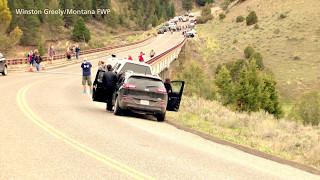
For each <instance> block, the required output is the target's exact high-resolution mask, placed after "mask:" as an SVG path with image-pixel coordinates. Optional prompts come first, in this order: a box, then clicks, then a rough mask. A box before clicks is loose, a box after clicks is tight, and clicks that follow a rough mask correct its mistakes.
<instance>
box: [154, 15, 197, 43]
mask: <svg viewBox="0 0 320 180" xmlns="http://www.w3.org/2000/svg"><path fill="white" fill-rule="evenodd" d="M196 24H197V20H196V19H195V18H194V15H193V14H191V13H190V14H189V13H186V14H185V15H184V16H176V17H174V18H173V19H171V20H169V21H168V22H166V23H164V24H163V25H162V26H161V27H160V28H159V29H158V30H157V33H158V34H164V33H166V32H176V31H182V34H183V35H184V36H185V37H187V38H193V37H195V35H196V33H197V32H196V31H195V29H194V28H195V25H196Z"/></svg>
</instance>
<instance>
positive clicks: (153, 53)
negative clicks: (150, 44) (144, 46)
mask: <svg viewBox="0 0 320 180" xmlns="http://www.w3.org/2000/svg"><path fill="white" fill-rule="evenodd" d="M155 55H156V52H155V51H154V50H153V49H152V50H151V51H150V58H153V57H154V56H155Z"/></svg>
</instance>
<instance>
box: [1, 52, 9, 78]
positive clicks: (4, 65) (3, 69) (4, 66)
mask: <svg viewBox="0 0 320 180" xmlns="http://www.w3.org/2000/svg"><path fill="white" fill-rule="evenodd" d="M0 73H1V74H2V75H4V76H6V75H8V65H7V63H6V58H5V57H4V56H3V54H2V53H0Z"/></svg>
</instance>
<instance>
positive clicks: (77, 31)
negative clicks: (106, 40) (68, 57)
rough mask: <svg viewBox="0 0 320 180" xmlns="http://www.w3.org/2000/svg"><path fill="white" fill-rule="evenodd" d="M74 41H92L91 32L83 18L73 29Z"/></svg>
mask: <svg viewBox="0 0 320 180" xmlns="http://www.w3.org/2000/svg"><path fill="white" fill-rule="evenodd" d="M72 39H73V40H74V41H78V42H80V41H85V42H89V41H90V39H91V36H90V31H89V29H88V28H87V27H86V25H85V23H84V20H83V19H82V18H81V17H80V18H79V19H78V20H77V21H76V23H75V25H74V27H73V31H72Z"/></svg>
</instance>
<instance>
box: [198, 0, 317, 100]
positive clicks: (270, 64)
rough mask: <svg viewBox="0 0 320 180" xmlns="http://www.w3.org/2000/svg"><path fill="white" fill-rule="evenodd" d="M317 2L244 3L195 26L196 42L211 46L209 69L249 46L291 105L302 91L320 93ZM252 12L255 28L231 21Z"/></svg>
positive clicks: (240, 55)
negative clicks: (262, 60) (209, 43)
mask: <svg viewBox="0 0 320 180" xmlns="http://www.w3.org/2000/svg"><path fill="white" fill-rule="evenodd" d="M319 9H320V1H318V0H308V1H304V0H290V1H279V0H268V1H266V0H246V1H244V2H242V3H239V4H237V5H236V6H234V7H233V8H231V9H229V10H227V11H226V12H225V13H226V18H225V19H224V20H219V18H218V17H217V18H216V19H215V20H213V21H212V22H210V23H208V24H205V25H200V26H199V27H198V31H199V35H200V39H210V41H211V42H212V41H214V43H216V44H217V46H218V48H217V49H216V51H215V53H212V54H211V55H210V57H209V59H210V61H209V63H210V67H213V69H214V67H217V65H218V64H219V63H222V62H228V61H234V60H237V59H240V58H243V50H244V48H245V47H246V46H248V45H252V46H253V47H255V48H256V49H257V50H258V51H259V52H261V53H262V56H263V59H264V64H265V65H266V67H267V68H269V69H270V70H272V72H273V73H274V74H275V77H276V79H277V82H278V89H279V90H280V93H281V97H282V99H283V100H284V102H292V101H294V100H296V99H297V98H299V97H300V96H301V95H303V94H304V93H306V92H309V91H313V90H319V89H320V73H319V72H320V60H319V58H318V57H319V55H320V26H319V21H318V19H319V18H320V11H319ZM251 11H255V12H256V14H257V16H258V23H257V25H256V26H255V25H253V26H247V25H246V22H245V21H244V22H242V23H237V22H236V18H237V17H238V16H243V17H246V16H247V15H248V14H249V12H251Z"/></svg>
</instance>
